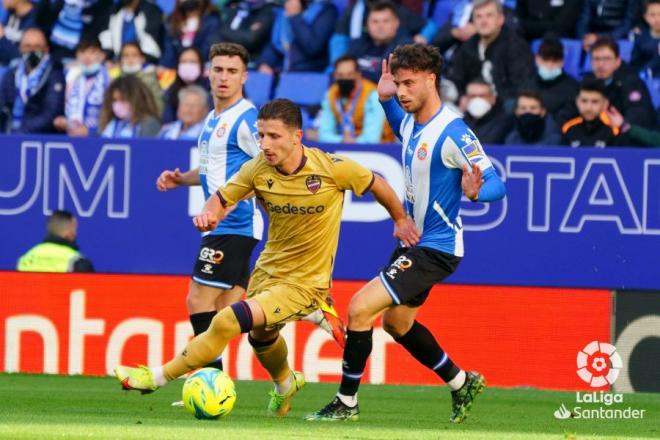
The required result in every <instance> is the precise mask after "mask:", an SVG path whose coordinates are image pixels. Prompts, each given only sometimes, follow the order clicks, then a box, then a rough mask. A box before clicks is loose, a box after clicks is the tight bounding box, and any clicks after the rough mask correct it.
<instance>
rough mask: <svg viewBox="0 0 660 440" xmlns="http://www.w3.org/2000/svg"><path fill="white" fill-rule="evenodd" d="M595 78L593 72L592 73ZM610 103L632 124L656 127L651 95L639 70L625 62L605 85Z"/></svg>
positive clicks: (655, 115)
mask: <svg viewBox="0 0 660 440" xmlns="http://www.w3.org/2000/svg"><path fill="white" fill-rule="evenodd" d="M590 77H592V78H593V74H590ZM605 93H606V94H607V97H608V98H609V100H610V104H611V105H613V106H614V107H616V108H617V109H618V110H619V111H620V112H621V114H622V115H623V117H624V118H625V119H626V121H628V122H629V123H630V124H631V125H641V126H642V127H646V128H654V127H655V125H656V123H657V119H656V118H657V114H656V111H655V109H654V108H653V102H652V101H651V96H650V95H649V91H648V89H647V88H646V84H645V83H644V81H642V80H641V79H640V78H639V76H638V75H637V72H635V71H634V70H633V69H631V68H630V67H629V66H627V65H625V64H621V67H619V68H618V69H617V71H616V72H614V75H613V76H612V81H611V82H610V83H609V84H608V85H607V86H606V87H605Z"/></svg>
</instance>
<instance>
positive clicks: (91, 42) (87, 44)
mask: <svg viewBox="0 0 660 440" xmlns="http://www.w3.org/2000/svg"><path fill="white" fill-rule="evenodd" d="M89 49H97V50H103V48H102V47H101V43H100V42H99V40H98V38H87V39H84V40H82V41H80V43H78V45H77V46H76V53H77V52H84V51H86V50H89Z"/></svg>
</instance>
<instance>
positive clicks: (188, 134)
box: [158, 120, 204, 140]
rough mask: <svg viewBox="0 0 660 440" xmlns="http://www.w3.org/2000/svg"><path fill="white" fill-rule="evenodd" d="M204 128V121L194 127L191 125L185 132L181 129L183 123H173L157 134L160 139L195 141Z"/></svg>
mask: <svg viewBox="0 0 660 440" xmlns="http://www.w3.org/2000/svg"><path fill="white" fill-rule="evenodd" d="M203 128H204V120H202V121H200V122H198V123H197V124H195V125H191V126H190V127H188V128H187V129H186V130H184V129H183V122H181V121H178V120H177V121H174V122H171V123H169V124H166V125H164V126H163V128H162V129H161V130H160V133H158V137H159V138H160V139H168V140H176V139H185V140H196V139H197V138H198V137H199V135H200V134H201V133H202V129H203Z"/></svg>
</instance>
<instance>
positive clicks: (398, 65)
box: [390, 43, 443, 90]
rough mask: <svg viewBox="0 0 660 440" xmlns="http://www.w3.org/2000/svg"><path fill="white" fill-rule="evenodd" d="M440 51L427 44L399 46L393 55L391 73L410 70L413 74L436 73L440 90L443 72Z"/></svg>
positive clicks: (436, 81)
mask: <svg viewBox="0 0 660 440" xmlns="http://www.w3.org/2000/svg"><path fill="white" fill-rule="evenodd" d="M442 64H443V63H442V55H440V50H439V49H438V48H437V47H435V46H431V45H425V44H418V43H415V44H404V45H401V46H397V47H396V49H394V52H393V54H392V62H391V64H390V72H392V74H394V73H396V71H397V70H399V69H408V70H412V71H413V72H429V73H435V86H436V88H437V89H438V90H440V72H441V71H442Z"/></svg>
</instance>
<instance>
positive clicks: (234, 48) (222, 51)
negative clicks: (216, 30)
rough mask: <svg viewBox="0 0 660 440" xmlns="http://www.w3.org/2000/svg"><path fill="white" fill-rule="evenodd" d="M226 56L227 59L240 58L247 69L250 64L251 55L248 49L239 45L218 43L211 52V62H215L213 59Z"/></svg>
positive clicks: (212, 47)
mask: <svg viewBox="0 0 660 440" xmlns="http://www.w3.org/2000/svg"><path fill="white" fill-rule="evenodd" d="M220 56H226V57H239V58H240V59H241V61H243V64H244V65H245V68H246V69H247V66H248V63H249V62H250V54H249V53H248V51H247V49H246V48H245V47H243V46H241V45H240V44H237V43H226V42H223V43H216V44H214V45H213V46H211V49H210V50H209V61H213V58H215V57H220Z"/></svg>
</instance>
